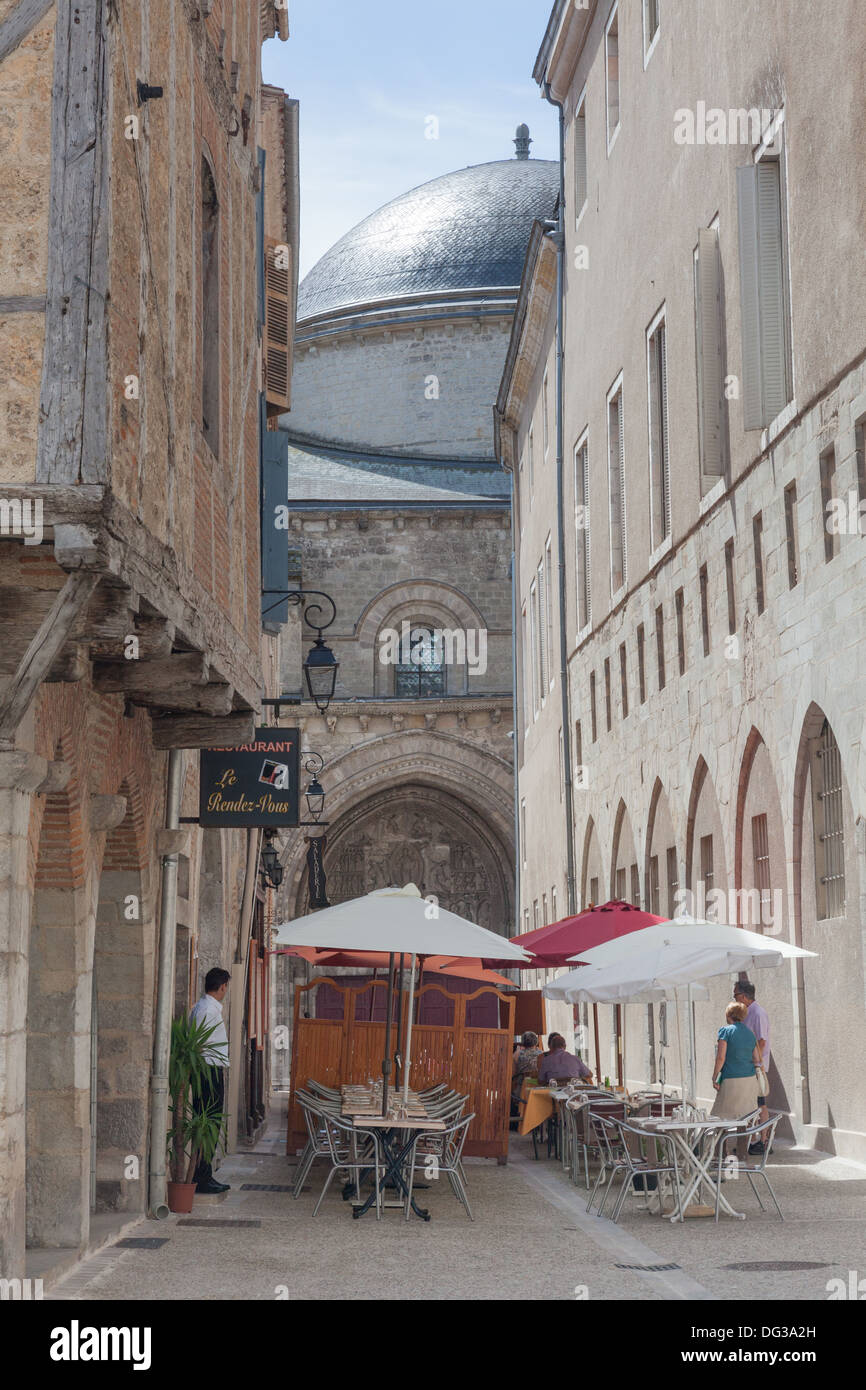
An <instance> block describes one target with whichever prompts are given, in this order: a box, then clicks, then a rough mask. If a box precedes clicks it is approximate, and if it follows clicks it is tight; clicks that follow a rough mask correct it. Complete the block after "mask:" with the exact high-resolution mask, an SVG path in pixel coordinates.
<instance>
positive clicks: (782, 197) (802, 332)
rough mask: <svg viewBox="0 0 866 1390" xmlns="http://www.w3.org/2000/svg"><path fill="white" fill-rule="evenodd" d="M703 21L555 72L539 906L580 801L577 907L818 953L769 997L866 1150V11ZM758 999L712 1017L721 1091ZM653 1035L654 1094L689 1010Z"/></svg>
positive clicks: (516, 418) (524, 795) (564, 860)
mask: <svg viewBox="0 0 866 1390" xmlns="http://www.w3.org/2000/svg"><path fill="white" fill-rule="evenodd" d="M691 12H692V13H691V22H690V26H689V29H688V30H684V29H683V28H682V26H677V25H675V24H674V23H672V22H671V21H670V19H669V17H668V14H667V8H666V7H664V6H662V7H656V6H651V5H642V4H640V3H638V0H619V3H617V4H611V3H608V2H606V3H590V4H588V5H587V6H584V7H581V8H578V7H574V6H570V5H566V4H565V3H557V4H556V5H555V6H554V8H553V11H552V13H551V17H550V21H549V24H548V28H547V32H546V35H545V38H544V42H543V46H542V49H541V52H540V54H539V56H538V60H537V64H536V72H535V75H536V78H537V79H538V81H539V83H542V84H543V83H549V84H550V86H549V89H548V90H549V93H550V95H551V97H552V99H553V100H555V101H557V102H561V103H562V116H563V122H564V137H565V169H564V188H565V199H564V208H563V218H562V225H563V228H564V238H565V240H564V262H563V271H564V391H563V436H562V441H561V444H562V458H561V462H560V467H561V469H562V482H563V493H564V506H563V514H562V522H563V533H564V550H563V555H562V558H563V560H564V577H565V603H564V612H565V647H564V650H563V649H562V646H561V643H560V636H559V616H560V606H559V586H558V582H557V581H558V574H559V560H560V551H559V545H558V531H559V525H558V522H559V513H558V507H557V447H556V418H555V406H556V392H555V382H556V314H557V293H556V269H557V248H556V245H555V242H554V241H553V240H552V239H551V238H550V237H549V236H545V235H544V229H543V228H541V227H536V229H535V232H534V235H533V240H532V245H531V247H530V254H529V257H528V260H527V265H526V269H525V275H524V281H523V287H522V291H521V302H520V308H519V310H518V316H517V319H516V327H515V332H514V335H513V337H512V341H511V347H510V351H509V359H508V365H507V369H506V373H505V375H504V377H503V381H502V384H501V389H500V395H499V404H498V414H497V426H498V433H499V449H500V457H501V458H502V460H503V463H504V464H505V466H506V468H508V469H509V470H510V471H511V473H512V477H513V479H514V482H515V496H516V498H517V504H516V505H517V508H518V510H517V518H518V519H517V530H518V533H519V535H520V544H519V570H518V572H519V576H520V578H519V593H520V605H521V609H522V610H524V611H525V614H526V618H525V621H524V622H522V624H521V629H520V642H519V644H518V645H519V652H520V667H521V673H520V678H519V684H520V690H521V700H522V706H521V714H520V728H519V734H518V739H517V744H518V780H519V798H520V803H521V824H522V828H523V833H522V837H521V849H520V859H521V867H522V873H523V877H522V885H521V903H520V910H521V914H522V917H523V921H524V924H525V925H526V926H532V925H534V924H535V920H536V917H540V916H541V915H542V913H541V909H540V906H539V905H540V904H542V903H543V901H544V898H545V895H548V896H547V906H548V916H549V917H550V919H551V920H552V919H553V917H554V915H555V914H554V912H553V911H552V910H551V906H550V896H549V895H550V894H551V893H552V892H553V891H554V889H556V891H557V893H558V895H559V896H558V904H562V905H564V904H565V903H566V901H567V898H568V891H567V878H568V865H569V857H570V855H569V842H568V831H569V802H570V801H571V803H572V806H571V831H572V844H573V864H574V879H575V882H574V900H575V903H576V905H577V906H578V907H579V906H580V905H581V904H586V903H588V902H590V901H598V900H602V901H603V900H605V899H608V898H612V897H617V898H624V899H627V900H629V901H632V902H639V903H640V904H641V905H643V906H645V907H647V908H649V909H650V910H652V911H655V912H659V913H660V914H661V915H664V916H670V915H673V914H674V913H675V911H677V909H680V910H682V909H683V908H685V909H686V910H690V911H691V912H692V913H693V914H694V915H696V916H699V917H702V916H715V917H716V918H717V919H718V920H727V921H731V922H734V923H739V924H741V925H746V926H751V927H753V928H754V929H757V930H761V931H764V932H765V933H767V934H769V935H772V934H774V933H781V934H782V935H783V936H784V937H785V938H786V939H789V940H792V941H795V942H797V943H799V944H802V945H803V946H805V947H807V948H808V949H810V950H813V951H815V952H816V953H817V958H816V959H813V960H806V961H805V962H802V963H798V964H797V965H796V966H794V967H792V968H790V969H789V968H787V967H785V968H780V969H778V970H767V971H758V972H756V974H755V976H754V977H753V979H754V981H755V983H756V985H757V988H758V993H759V997H760V999H761V1002H762V1003H763V1004H764V1005H765V1006H766V1008H767V1009H768V1011H769V1014H770V1018H771V1026H772V1057H773V1062H772V1068H771V1074H770V1079H771V1085H772V1092H771V1098H770V1104H771V1106H772V1107H773V1108H777V1109H780V1110H782V1111H783V1112H785V1114H786V1115H787V1116H788V1117H789V1124H790V1129H789V1132H793V1134H794V1135H795V1136H796V1137H797V1138H798V1139H800V1140H805V1141H808V1142H812V1143H817V1144H818V1145H819V1146H821V1147H825V1148H828V1149H830V1150H832V1151H835V1152H838V1153H840V1154H847V1155H849V1156H852V1157H857V1158H860V1159H862V1158H863V1157H864V1155H866V1089H864V1085H863V1080H862V1076H861V1075H860V1069H859V1067H858V1065H857V1060H856V1059H857V1057H858V1055H859V1052H860V1050H861V1048H862V1046H863V1042H864V1035H866V1008H864V1004H866V959H864V949H866V941H864V926H863V924H864V920H866V917H864V909H866V902H864V891H866V860H864V855H866V837H864V832H863V826H864V811H866V769H864V764H863V753H862V747H863V682H862V663H863V654H864V650H866V606H864V601H863V572H864V571H863V564H864V560H863V551H862V547H863V544H864V541H863V529H864V528H863V527H862V526H861V525H859V524H858V519H857V518H858V515H859V512H858V509H859V507H860V505H861V503H862V501H863V500H864V499H866V462H864V458H866V455H864V438H866V436H864V431H866V394H864V388H866V374H864V371H866V369H864V359H866V344H864V335H863V309H864V297H866V270H864V263H863V257H862V226H863V198H864V184H863V177H862V136H861V133H860V131H859V128H858V126H857V124H856V122H853V121H852V120H851V117H850V113H851V110H852V109H853V105H854V104H855V103H856V99H857V97H856V93H857V87H858V83H859V76H858V75H859V72H860V71H861V69H862V64H863V59H864V55H866V24H864V18H863V15H862V12H861V10H860V8H859V7H858V6H856V5H855V4H844V3H843V4H842V5H840V6H839V7H838V8H837V11H836V13H835V16H834V21H833V23H832V24H824V23H822V24H820V25H817V26H816V24H815V23H814V16H812V15H811V14H810V13H808V12H806V11H797V12H796V14H795V13H794V12H792V11H791V9H790V8H789V7H788V6H785V5H784V4H781V3H780V4H776V3H773V4H770V5H758V4H751V3H747V4H745V5H743V6H741V7H739V8H738V15H737V22H736V24H733V23H732V21H731V15H730V7H729V6H726V5H724V4H722V3H721V2H720V0H697V3H696V4H694V5H693V6H692V7H691ZM744 36H748V41H747V42H746V41H745V37H744ZM819 126H820V128H821V129H822V130H824V131H826V132H827V133H828V140H829V145H825V146H824V147H823V148H822V150H821V151H820V153H819V151H818V149H817V147H816V144H815V141H814V138H813V136H814V132H815V130H816V129H818V128H819ZM839 168H849V169H850V170H851V171H852V176H851V178H850V179H849V180H843V181H842V182H841V183H840V181H839V179H838V177H837V173H836V171H837V170H838V169H839ZM636 189H639V190H640V198H639V199H636V198H635V196H634V195H635V190H636ZM843 287H844V290H843ZM545 438H546V439H547V441H548V445H547V448H546V449H545V447H544V444H543V440H544V439H545ZM540 440H541V441H542V447H541V449H540V451H539V448H538V442H539V441H540ZM533 445H534V446H535V456H534V459H533V458H532V457H531V453H532V448H533ZM547 576H550V577H551V580H552V582H551V583H550V584H549V587H547V588H546V589H545V590H544V598H543V601H542V592H541V589H542V584H543V582H544V580H545V579H546V578H547ZM548 596H549V599H550V603H549V606H548V604H547V599H548ZM546 610H547V612H546ZM562 669H565V670H566V671H567V683H568V684H567V692H566V693H567V718H566V729H567V733H568V739H567V740H565V741H564V740H563V736H562V733H561V730H562V727H563V717H562V698H561V696H562V686H561V671H562ZM564 743H565V746H566V747H567V748H568V753H569V769H568V770H569V772H570V774H571V777H570V780H571V785H570V786H569V785H568V780H569V779H567V777H566V769H565V768H564V767H563V759H562V753H561V750H562V748H563V745H564ZM551 785H553V786H556V785H558V786H559V787H560V792H561V798H560V800H559V801H558V802H556V801H554V804H553V805H551V801H552V800H553V799H552V798H551V796H550V788H551ZM557 910H558V911H560V915H562V913H561V910H560V908H559V906H558V907H557ZM731 984H732V982H731V981H730V980H727V979H724V980H719V981H715V982H712V983H711V1001H710V1003H700V1004H697V1005H696V1011H697V1020H698V1090H699V1094H700V1095H701V1096H702V1097H703V1098H704V1099H708V1098H709V1096H711V1094H712V1093H711V1090H710V1086H709V1082H710V1075H709V1065H710V1059H711V1057H712V1043H713V1039H714V1037H715V1031H716V1028H717V1026H718V1025H719V1022H720V1020H721V1011H722V1009H723V1007H724V1003H725V1000H726V998H727V997H728V996H729V992H730V989H731ZM600 1013H601V1015H602V1030H603V1040H602V1058H601V1065H602V1070H603V1071H609V1072H611V1073H614V1072H615V1058H614V1057H613V1055H612V1054H611V1053H609V1052H608V1048H609V1047H610V1046H611V1040H612V1019H611V1018H610V1013H611V1011H610V1010H609V1009H600ZM625 1015H626V1020H625V1066H626V1074H627V1076H628V1077H630V1078H632V1079H644V1080H645V1079H647V1077H648V1076H654V1075H655V1071H654V1068H655V1064H656V1056H657V1046H656V1045H657V1042H658V1037H659V1016H658V1008H657V1007H656V1009H655V1010H653V1009H650V1010H649V1011H648V1010H647V1009H646V1008H643V1007H638V1006H629V1008H627V1009H626V1010H625ZM582 1021H585V1020H582ZM680 1024H681V1028H682V1029H683V1031H684V1024H683V1021H682V1020H680ZM670 1034H671V1040H672V1042H673V1044H674V1050H675V1033H674V1030H673V1028H671V1030H670ZM676 1071H677V1063H676V1060H675V1058H674V1060H669V1062H668V1078H669V1079H672V1078H673V1076H674V1074H675V1072H676Z"/></svg>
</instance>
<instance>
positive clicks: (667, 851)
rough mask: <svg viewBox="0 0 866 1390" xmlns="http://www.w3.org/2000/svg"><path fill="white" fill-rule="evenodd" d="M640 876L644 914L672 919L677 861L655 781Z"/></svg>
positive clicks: (667, 816)
mask: <svg viewBox="0 0 866 1390" xmlns="http://www.w3.org/2000/svg"><path fill="white" fill-rule="evenodd" d="M644 875H645V883H646V887H645V890H644V902H645V904H646V907H647V911H649V912H652V913H654V914H655V915H656V916H660V917H673V916H674V915H675V913H676V909H677V901H676V899H677V894H678V892H679V890H680V889H681V887H682V884H681V882H680V860H679V855H678V852H677V844H676V836H675V833H674V825H673V818H672V816H671V808H670V805H669V803H668V798H667V793H666V792H665V789H664V787H663V786H662V783H661V780H660V779H658V778H657V779H656V783H655V786H654V787H653V791H652V796H651V798H650V811H649V816H648V818H647V836H646V857H645V862H644Z"/></svg>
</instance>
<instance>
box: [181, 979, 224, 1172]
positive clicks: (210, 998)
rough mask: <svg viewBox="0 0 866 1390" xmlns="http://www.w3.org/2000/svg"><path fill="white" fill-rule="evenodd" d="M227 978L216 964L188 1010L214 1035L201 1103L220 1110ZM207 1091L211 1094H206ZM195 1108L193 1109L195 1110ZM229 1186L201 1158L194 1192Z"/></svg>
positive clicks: (207, 1053) (192, 1018) (206, 1053)
mask: <svg viewBox="0 0 866 1390" xmlns="http://www.w3.org/2000/svg"><path fill="white" fill-rule="evenodd" d="M230 979H231V975H230V974H229V972H228V971H227V970H222V969H221V968H220V967H219V966H218V965H215V966H214V967H213V969H212V970H209V971H208V972H207V975H206V976H205V981H204V990H205V992H204V994H203V995H202V997H201V999H199V1001H198V1003H197V1004H195V1005H194V1006H193V1008H192V1009H191V1010H190V1015H189V1017H190V1022H191V1023H192V1022H193V1021H195V1022H197V1023H203V1024H204V1025H205V1026H206V1027H207V1028H213V1032H212V1033H211V1035H210V1037H209V1038H208V1040H207V1042H206V1043H205V1045H204V1058H205V1061H206V1062H207V1063H208V1080H207V1086H206V1089H205V1092H204V1096H203V1100H204V1101H205V1102H206V1103H210V1102H212V1101H216V1102H217V1103H218V1105H219V1108H220V1109H222V1107H223V1098H224V1095H225V1085H224V1073H223V1068H224V1067H227V1066H228V1064H229V1040H228V1035H227V1033H226V1026H225V1024H224V1023H223V1000H224V999H225V997H226V994H227V993H228V988H229V980H230ZM208 1089H209V1092H210V1094H208ZM198 1108H199V1107H198V1106H196V1109H198ZM229 1186H230V1184H229V1183H227V1182H217V1180H216V1178H215V1177H214V1175H213V1169H212V1168H211V1165H210V1164H209V1163H205V1162H204V1160H203V1159H200V1160H199V1163H198V1166H197V1167H196V1170H195V1190H196V1192H202V1193H205V1194H208V1195H212V1194H214V1193H217V1192H227V1191H228V1189H229Z"/></svg>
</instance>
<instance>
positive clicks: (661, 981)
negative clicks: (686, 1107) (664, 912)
mask: <svg viewBox="0 0 866 1390" xmlns="http://www.w3.org/2000/svg"><path fill="white" fill-rule="evenodd" d="M815 954H816V953H815V952H814V951H805V950H803V948H802V947H800V946H794V945H792V944H791V943H790V942H789V941H783V940H782V939H781V938H780V937H773V936H764V935H762V934H761V933H760V932H753V931H747V930H746V929H745V928H743V927H732V926H729V925H728V924H726V923H720V922H703V921H700V920H698V919H695V918H693V917H682V918H678V919H676V920H674V921H670V922H662V923H657V924H656V925H654V926H651V927H644V928H643V929H642V930H641V931H636V932H631V933H629V935H628V936H620V937H616V938H615V939H613V940H611V941H605V942H604V943H603V944H602V945H601V946H594V947H593V948H592V950H589V951H584V952H583V953H582V954H581V956H579V957H575V958H574V959H579V960H581V961H583V962H584V965H583V967H582V968H579V969H577V970H573V971H571V972H570V973H569V974H568V975H563V976H561V977H560V979H558V980H556V981H555V983H554V985H553V986H547V987H546V989H545V993H546V990H547V988H551V987H552V988H555V989H557V990H558V991H559V993H558V994H557V995H556V996H554V997H557V998H563V999H565V1000H567V1001H568V1002H569V1003H579V1002H584V1001H586V1000H591V1001H593V1002H595V1003H599V1002H603V1003H613V1004H615V1003H623V1002H624V1001H625V1000H631V1001H640V1000H641V999H651V998H652V997H653V993H654V991H661V994H660V995H659V994H656V995H655V997H657V998H659V997H661V998H663V997H665V995H666V994H667V993H668V992H673V991H675V990H676V989H677V987H679V986H683V985H685V986H688V995H689V1008H688V1028H689V1082H690V1092H691V1099H692V1101H694V1100H695V1086H696V1082H695V1025H694V1014H693V1011H692V1008H691V1004H692V1000H693V998H694V996H693V994H692V987H693V986H694V985H695V984H696V983H697V982H698V981H701V980H708V979H712V978H713V977H714V976H716V975H729V974H733V973H734V972H735V971H742V970H749V969H756V970H761V969H767V968H770V967H774V966H777V965H779V964H780V963H781V962H782V961H783V960H791V959H794V958H801V957H805V956H814V955H815ZM590 972H591V973H590Z"/></svg>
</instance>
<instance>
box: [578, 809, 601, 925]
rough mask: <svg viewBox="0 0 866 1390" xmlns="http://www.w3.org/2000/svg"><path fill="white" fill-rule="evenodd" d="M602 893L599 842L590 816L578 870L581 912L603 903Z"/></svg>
mask: <svg viewBox="0 0 866 1390" xmlns="http://www.w3.org/2000/svg"><path fill="white" fill-rule="evenodd" d="M603 893H604V865H603V863H602V857H601V841H600V840H599V837H598V831H597V829H596V826H595V821H594V820H593V819H592V816H590V818H589V820H588V821H587V823H586V832H585V835H584V841H583V861H582V865H581V870H580V904H581V910H582V909H583V908H585V907H588V906H589V904H590V903H593V904H595V905H597V904H598V903H600V902H603V900H604V899H603Z"/></svg>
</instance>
